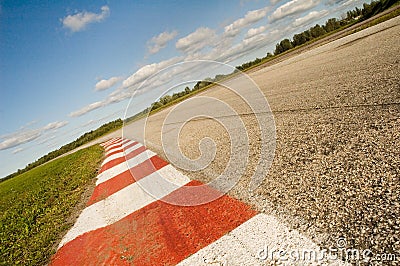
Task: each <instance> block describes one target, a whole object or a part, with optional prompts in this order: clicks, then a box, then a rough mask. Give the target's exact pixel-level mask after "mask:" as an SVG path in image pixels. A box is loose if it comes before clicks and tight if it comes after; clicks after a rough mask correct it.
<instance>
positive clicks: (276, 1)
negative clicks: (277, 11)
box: [269, 0, 282, 5]
mask: <svg viewBox="0 0 400 266" xmlns="http://www.w3.org/2000/svg"><path fill="white" fill-rule="evenodd" d="M280 1H282V0H270V1H269V2H270V3H271V4H272V5H276V4H277V3H279V2H280Z"/></svg>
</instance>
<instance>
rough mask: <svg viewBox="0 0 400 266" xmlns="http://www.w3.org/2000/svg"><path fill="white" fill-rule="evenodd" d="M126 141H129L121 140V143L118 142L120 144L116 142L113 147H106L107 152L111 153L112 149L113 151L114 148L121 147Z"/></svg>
mask: <svg viewBox="0 0 400 266" xmlns="http://www.w3.org/2000/svg"><path fill="white" fill-rule="evenodd" d="M125 141H127V140H121V141H118V142H116V143H113V144H112V145H110V146H108V147H106V148H105V150H106V151H109V150H110V149H113V148H115V147H118V146H121V144H122V143H123V142H125Z"/></svg>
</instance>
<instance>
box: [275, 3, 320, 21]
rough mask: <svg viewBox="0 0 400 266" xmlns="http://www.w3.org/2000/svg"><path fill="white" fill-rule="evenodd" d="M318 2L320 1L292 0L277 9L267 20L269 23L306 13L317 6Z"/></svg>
mask: <svg viewBox="0 0 400 266" xmlns="http://www.w3.org/2000/svg"><path fill="white" fill-rule="evenodd" d="M319 2H320V0H292V1H290V2H287V3H285V4H283V5H281V6H280V7H278V8H277V9H276V10H275V11H274V12H273V13H272V14H271V16H269V20H270V22H274V21H276V20H279V19H283V18H285V17H287V16H290V15H293V14H297V13H301V12H304V11H307V10H309V9H311V8H313V7H315V6H316V5H318V4H319Z"/></svg>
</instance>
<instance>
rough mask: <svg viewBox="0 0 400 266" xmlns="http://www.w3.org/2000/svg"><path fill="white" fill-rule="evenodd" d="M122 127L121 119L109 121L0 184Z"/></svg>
mask: <svg viewBox="0 0 400 266" xmlns="http://www.w3.org/2000/svg"><path fill="white" fill-rule="evenodd" d="M122 125H123V121H122V120H121V119H117V120H114V121H111V122H109V123H106V124H104V125H102V126H100V127H99V128H97V129H95V130H91V131H89V132H87V133H85V134H83V135H82V136H80V137H79V138H77V139H76V140H74V141H72V142H70V143H68V144H65V145H64V146H62V147H61V148H59V149H57V150H54V151H51V152H49V153H48V154H46V155H44V156H42V157H40V158H39V159H37V160H36V161H35V162H33V163H30V164H28V165H27V166H26V167H25V168H24V169H18V171H17V172H15V173H12V174H10V175H8V176H6V177H4V178H2V179H0V182H3V181H5V180H7V179H10V178H13V177H14V176H17V175H19V174H22V173H25V172H27V171H29V170H31V169H33V168H35V167H37V166H39V165H41V164H44V163H46V162H48V161H50V160H52V159H54V158H56V157H58V156H60V155H62V154H64V153H66V152H69V151H72V150H73V149H75V148H77V147H79V146H81V145H83V144H86V143H88V142H90V141H92V140H94V139H96V138H98V137H101V136H103V135H105V134H106V133H108V132H110V131H113V130H115V129H118V128H121V127H122Z"/></svg>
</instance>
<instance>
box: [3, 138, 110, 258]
mask: <svg viewBox="0 0 400 266" xmlns="http://www.w3.org/2000/svg"><path fill="white" fill-rule="evenodd" d="M102 155H103V149H102V148H101V147H100V146H99V145H96V146H92V147H89V148H86V149H83V150H80V151H78V152H76V153H73V154H70V155H68V156H65V157H62V158H59V159H57V160H54V161H52V162H49V163H47V164H44V165H41V166H39V167H36V168H34V169H32V170H30V171H28V172H26V173H23V174H21V175H18V176H16V177H14V178H12V179H9V180H7V181H4V182H2V183H0V243H1V244H0V264H1V265H44V264H46V263H48V261H49V259H50V257H51V255H52V254H53V253H54V252H55V250H54V248H56V247H55V244H56V242H57V240H59V238H60V236H61V234H63V233H65V232H66V230H67V229H69V228H70V227H71V226H72V222H68V220H69V218H70V216H71V214H72V212H73V210H74V207H75V206H77V204H78V203H79V202H80V200H81V197H82V193H83V192H84V191H85V190H87V189H88V187H89V185H90V183H91V182H92V180H93V178H94V177H95V176H96V174H97V168H98V167H99V165H100V161H101V159H102Z"/></svg>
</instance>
